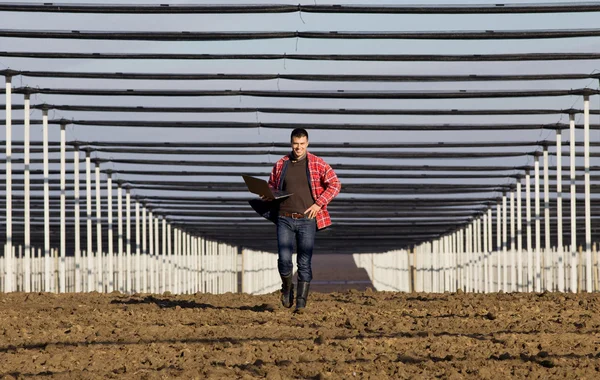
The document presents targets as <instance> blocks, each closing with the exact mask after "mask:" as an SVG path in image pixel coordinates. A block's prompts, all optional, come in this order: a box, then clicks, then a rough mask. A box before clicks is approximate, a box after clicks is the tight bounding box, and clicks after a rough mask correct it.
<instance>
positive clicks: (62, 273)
mask: <svg viewBox="0 0 600 380" xmlns="http://www.w3.org/2000/svg"><path fill="white" fill-rule="evenodd" d="M66 127H67V126H66V125H65V124H62V123H61V125H60V261H59V267H58V279H59V284H60V285H59V286H60V289H59V292H60V293H65V292H66V291H67V288H66V287H67V279H66V267H65V261H66V259H67V228H66V224H67V203H66V202H67V199H66V182H67V181H66V178H67V157H66V143H67V135H66Z"/></svg>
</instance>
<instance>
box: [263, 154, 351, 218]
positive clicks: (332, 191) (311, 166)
mask: <svg viewBox="0 0 600 380" xmlns="http://www.w3.org/2000/svg"><path fill="white" fill-rule="evenodd" d="M306 154H307V157H306V158H307V160H308V172H309V175H310V183H309V185H310V191H311V194H312V197H313V199H314V201H315V203H316V204H317V205H319V206H321V210H320V211H319V212H318V213H317V217H316V219H317V229H322V228H325V227H329V226H330V225H331V217H330V216H329V211H327V205H328V204H329V202H331V201H332V200H333V198H335V196H336V195H338V194H339V193H340V189H341V188H342V184H341V183H340V181H339V180H338V177H337V175H336V174H335V172H334V171H333V169H332V168H331V166H329V164H327V163H326V162H325V161H324V160H323V159H322V158H320V157H317V156H315V155H314V154H311V153H308V152H307V153H306ZM289 161H290V156H289V155H287V156H283V157H282V158H281V159H280V160H279V161H277V162H276V163H275V166H273V170H272V171H271V176H270V177H269V186H271V187H273V188H275V189H279V190H281V189H282V188H283V180H284V176H283V175H282V174H283V173H285V170H286V169H287V165H288V163H289Z"/></svg>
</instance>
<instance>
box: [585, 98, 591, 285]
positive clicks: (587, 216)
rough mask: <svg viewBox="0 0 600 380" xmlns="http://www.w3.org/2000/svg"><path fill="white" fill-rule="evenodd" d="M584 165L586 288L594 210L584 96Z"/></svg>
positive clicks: (589, 272) (588, 112)
mask: <svg viewBox="0 0 600 380" xmlns="http://www.w3.org/2000/svg"><path fill="white" fill-rule="evenodd" d="M583 166H584V170H585V172H584V193H585V280H586V281H585V290H586V291H587V292H588V293H591V292H592V291H593V289H592V211H591V198H590V97H589V95H585V96H584V97H583Z"/></svg>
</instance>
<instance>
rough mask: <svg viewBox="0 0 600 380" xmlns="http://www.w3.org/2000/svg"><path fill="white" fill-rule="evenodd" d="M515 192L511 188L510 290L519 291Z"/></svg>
mask: <svg viewBox="0 0 600 380" xmlns="http://www.w3.org/2000/svg"><path fill="white" fill-rule="evenodd" d="M515 219H516V217H515V192H514V191H513V189H512V188H511V190H510V254H509V255H508V263H509V264H510V288H509V289H510V291H511V292H516V291H517V271H516V267H515V264H516V263H515V261H516V260H515V250H516V244H515V243H516V242H515V222H516V220H515Z"/></svg>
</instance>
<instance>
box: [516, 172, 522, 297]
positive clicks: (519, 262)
mask: <svg viewBox="0 0 600 380" xmlns="http://www.w3.org/2000/svg"><path fill="white" fill-rule="evenodd" d="M522 190H523V189H522V185H521V176H518V177H517V281H516V285H517V291H518V292H522V291H523V217H522V215H523V214H522V213H523V210H522V202H521V198H522V192H523V191H522Z"/></svg>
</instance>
